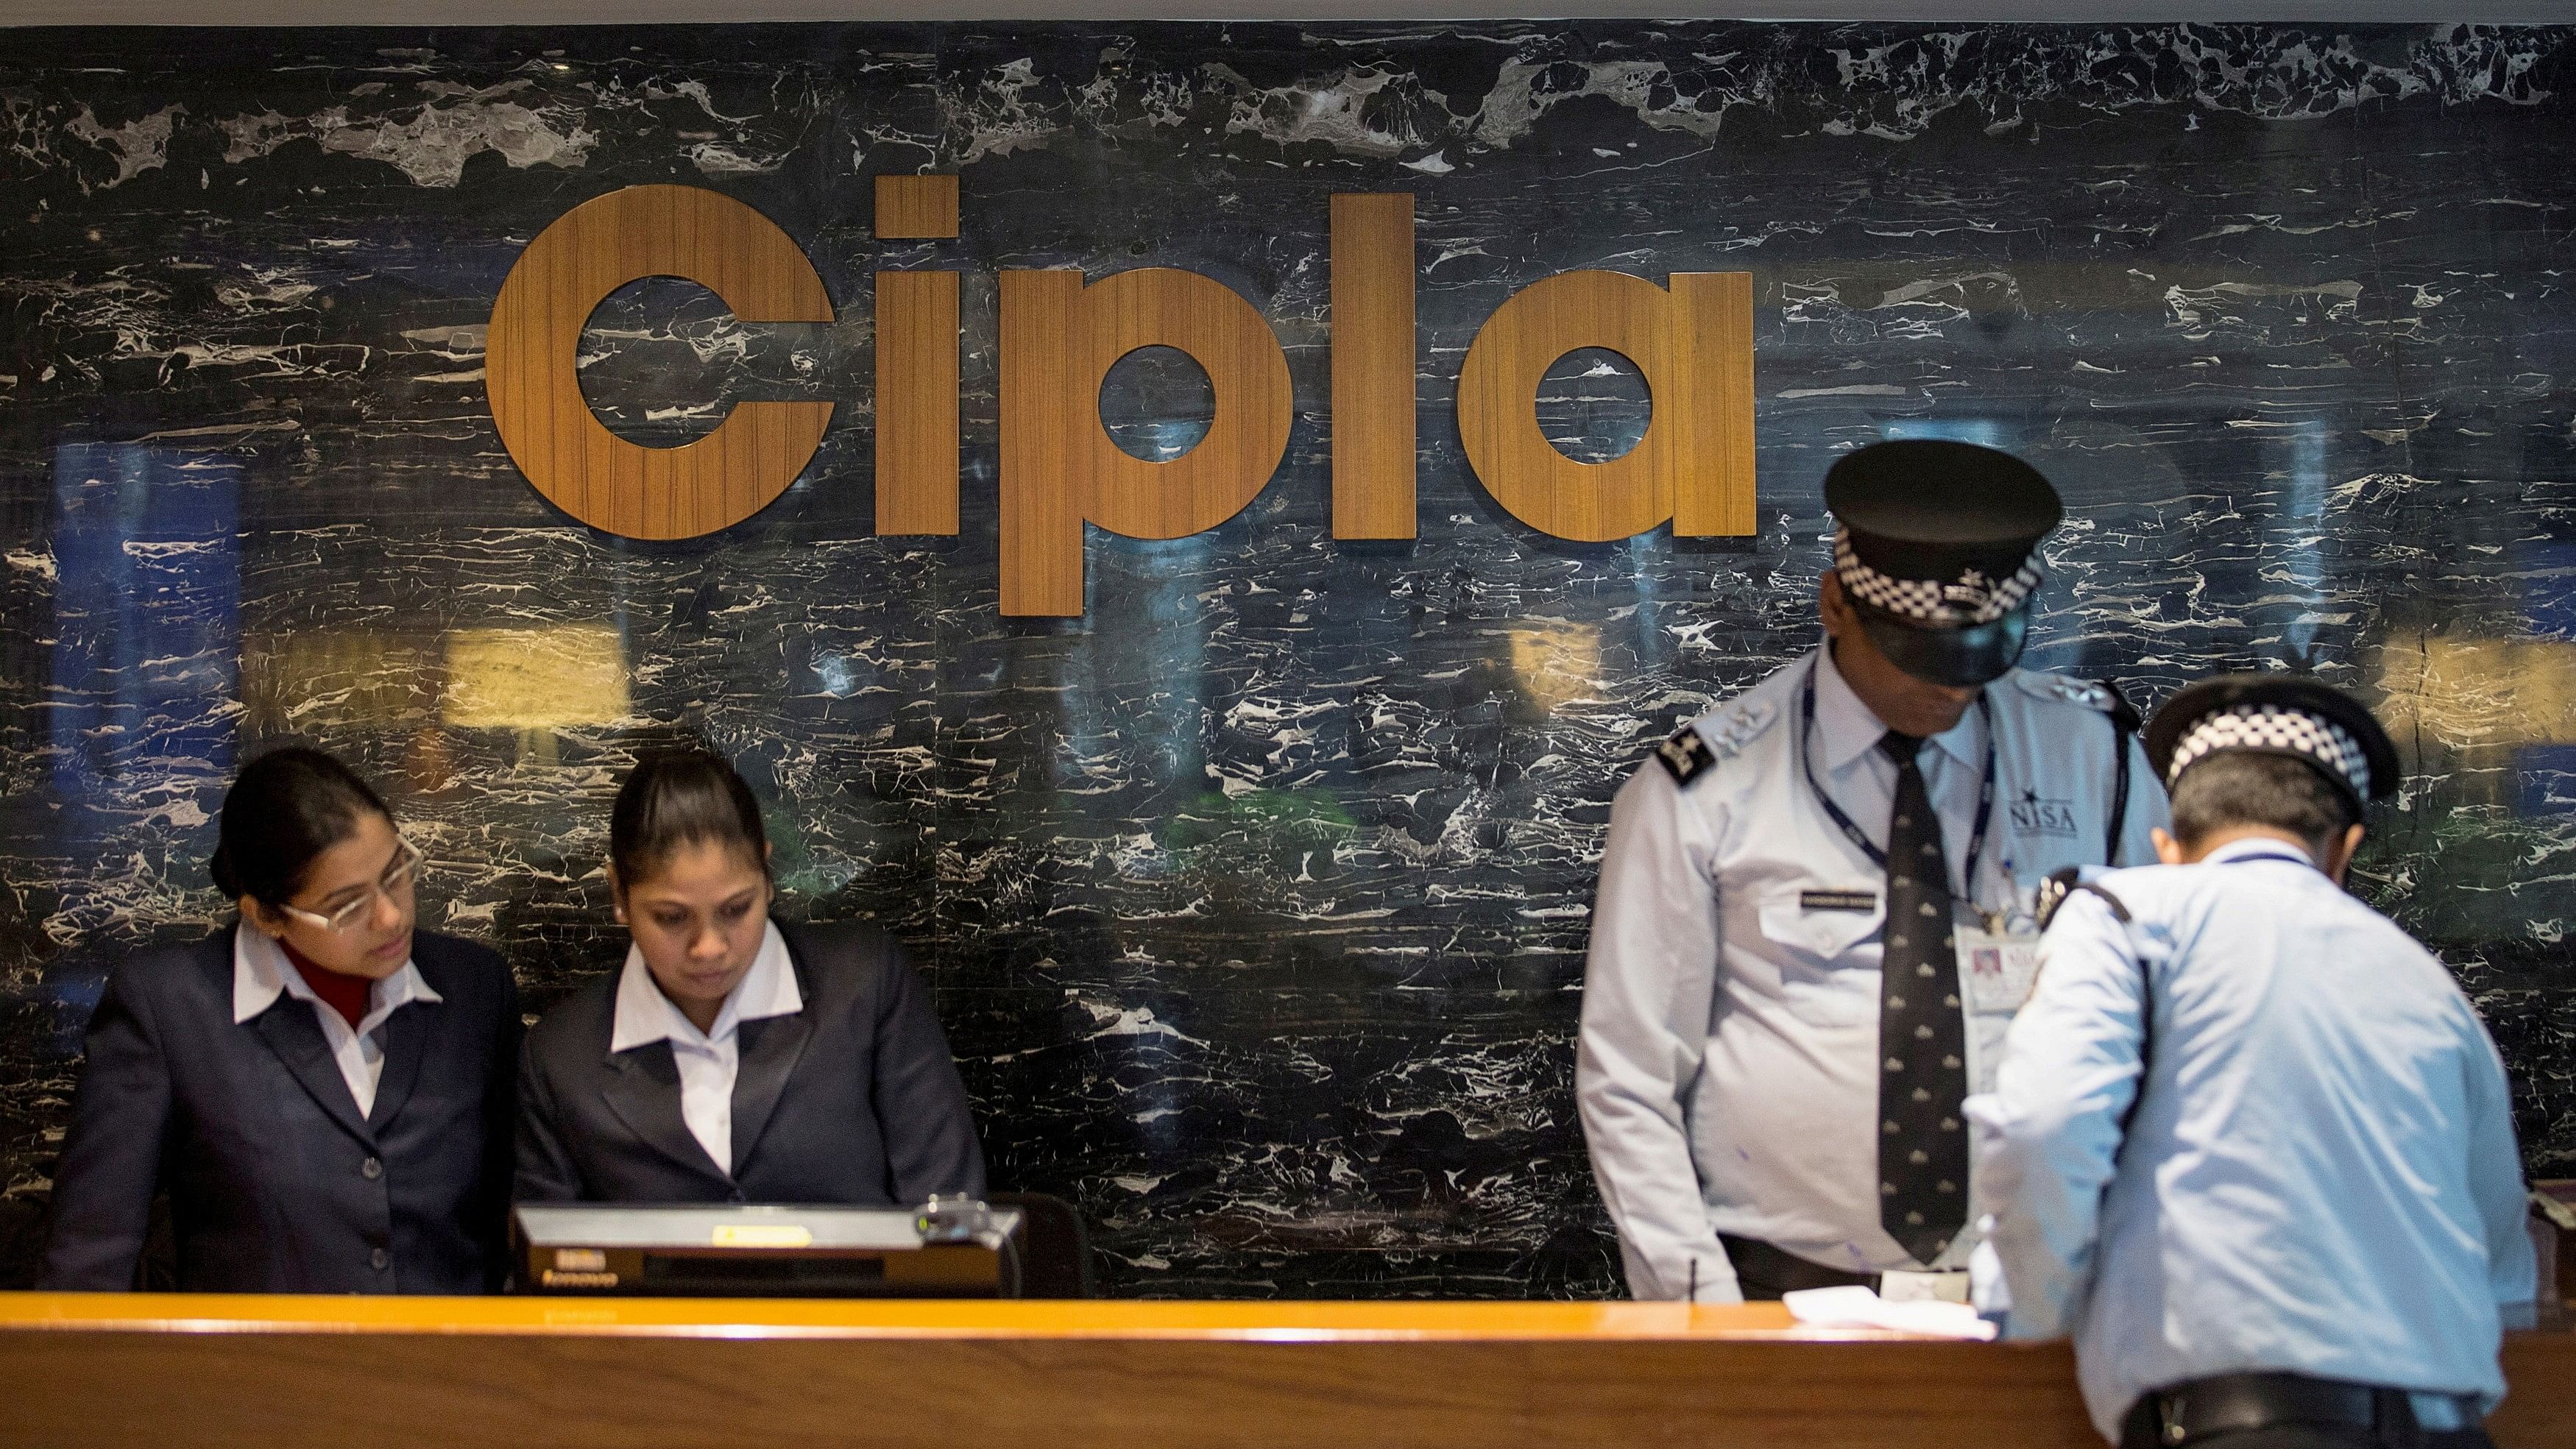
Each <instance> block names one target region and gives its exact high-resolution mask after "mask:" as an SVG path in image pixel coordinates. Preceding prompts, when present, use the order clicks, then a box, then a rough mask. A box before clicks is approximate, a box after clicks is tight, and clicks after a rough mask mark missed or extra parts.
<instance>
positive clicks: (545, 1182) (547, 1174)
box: [510, 1032, 581, 1202]
mask: <svg viewBox="0 0 2576 1449" xmlns="http://www.w3.org/2000/svg"><path fill="white" fill-rule="evenodd" d="M538 1044H539V1043H538V1036H537V1033H534V1032H531V1033H529V1034H528V1036H527V1039H526V1041H525V1042H524V1043H523V1044H522V1045H521V1047H520V1049H519V1092H518V1098H519V1100H518V1115H519V1131H518V1161H517V1172H516V1174H515V1176H514V1178H513V1181H512V1185H511V1190H510V1196H511V1198H512V1199H513V1200H514V1201H518V1202H579V1201H580V1200H581V1169H580V1168H579V1167H578V1166H576V1165H574V1163H573V1160H572V1153H571V1152H570V1151H569V1150H567V1149H566V1148H565V1146H564V1141H563V1132H562V1129H561V1127H560V1126H559V1125H558V1123H557V1120H556V1115H555V1098H554V1090H553V1087H552V1084H550V1083H549V1082H547V1080H546V1074H545V1069H544V1068H543V1067H541V1066H539V1065H538V1064H537V1047H538Z"/></svg>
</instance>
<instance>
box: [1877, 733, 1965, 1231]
mask: <svg viewBox="0 0 2576 1449" xmlns="http://www.w3.org/2000/svg"><path fill="white" fill-rule="evenodd" d="M1878 747H1879V748H1880V749H1882V750H1885V751H1886V752H1887V754H1888V758H1890V759H1892V760H1894V761H1896V808H1895V810H1894V811H1893V812H1892V813H1891V814H1890V815H1889V817H1888V824H1887V949H1886V953H1885V955H1884V956H1883V957H1882V959H1881V964H1880V967H1879V991H1878V1045H1879V1057H1880V1061H1879V1064H1878V1065H1879V1078H1878V1118H1879V1123H1878V1130H1879V1135H1878V1220H1879V1221H1880V1222H1881V1223H1884V1224H1885V1225H1886V1227H1887V1231H1888V1235H1889V1236H1890V1237H1893V1238H1895V1239H1896V1241H1897V1242H1898V1243H1899V1244H1901V1245H1903V1247H1904V1249H1905V1251H1907V1252H1909V1253H1912V1254H1913V1255H1914V1258H1915V1261H1916V1262H1919V1263H1924V1264H1929V1263H1931V1262H1932V1261H1933V1260H1934V1259H1936V1258H1939V1257H1940V1256H1941V1254H1942V1252H1943V1251H1944V1250H1946V1249H1947V1248H1948V1247H1949V1246H1950V1240H1951V1239H1952V1238H1954V1237H1956V1236H1958V1233H1959V1229H1960V1227H1961V1226H1962V1225H1963V1224H1965V1223H1966V1222H1967V1220H1968V1210H1967V1202H1968V1134H1967V1131H1966V1129H1965V1128H1963V1127H1962V1126H1961V1125H1960V1122H1959V1112H1960V1104H1961V1103H1963V1102H1965V1101H1967V1099H1968V1068H1967V1050H1968V1041H1967V1023H1966V1020H1965V1019H1964V1018H1963V1017H1962V1016H1961V1015H1960V1014H1959V956H1958V950H1957V946H1956V942H1955V941H1954V940H1953V938H1952V937H1951V934H1950V862H1949V859H1948V857H1947V856H1945V855H1943V854H1942V851H1941V818H1940V817H1939V816H1937V815H1935V814H1933V813H1932V797H1931V795H1930V793H1929V792H1927V791H1926V790H1925V789H1924V788H1923V768H1922V766H1920V765H1918V764H1916V763H1915V752H1916V751H1918V750H1920V749H1921V748H1922V747H1923V741H1921V740H1919V739H1917V738H1915V737H1914V736H1912V735H1901V734H1898V733H1896V732H1895V731H1894V730H1890V731H1888V733H1887V738H1885V739H1883V740H1880V741H1879V742H1878Z"/></svg>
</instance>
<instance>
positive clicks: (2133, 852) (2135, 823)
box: [2109, 735, 2173, 866]
mask: <svg viewBox="0 0 2576 1449" xmlns="http://www.w3.org/2000/svg"><path fill="white" fill-rule="evenodd" d="M2128 750H2129V808H2128V810H2127V812H2126V814H2125V816H2124V817H2123V818H2122V820H2121V822H2120V854H2119V858H2118V859H2117V860H2114V861H2112V862H2109V863H2110V864H2114V865H2121V866H2135V865H2153V864H2155V863H2156V842H2155V837H2154V836H2153V835H2151V834H2150V833H2149V832H2151V831H2155V830H2171V829H2172V828H2173V806H2172V803H2171V802H2170V801H2168V800H2167V799H2166V798H2165V786H2164V782H2163V781H2162V780H2159V779H2157V778H2156V770H2155V766H2154V765H2152V764H2150V763H2148V761H2147V747H2146V745H2145V743H2144V742H2142V741H2141V740H2139V738H2138V737H2137V736H2136V735H2131V736H2129V740H2128Z"/></svg>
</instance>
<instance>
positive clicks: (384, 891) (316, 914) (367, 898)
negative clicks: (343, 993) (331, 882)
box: [277, 838, 420, 934]
mask: <svg viewBox="0 0 2576 1449" xmlns="http://www.w3.org/2000/svg"><path fill="white" fill-rule="evenodd" d="M394 844H395V845H396V846H398V847H400V848H399V849H397V850H396V851H395V852H394V860H393V864H391V865H388V866H386V867H385V873H384V874H383V875H381V876H378V877H377V878H376V883H375V884H374V885H372V886H369V887H368V888H367V889H366V890H364V891H362V892H360V893H359V894H358V895H357V897H356V898H355V899H352V900H349V901H347V902H344V903H343V904H341V905H339V906H335V907H333V908H332V910H331V912H330V913H329V914H328V915H325V914H323V913H322V912H320V911H308V910H304V909H301V908H300V907H296V906H285V905H281V906H279V907H278V908H277V909H278V911H279V912H280V913H282V914H284V915H289V916H293V917H294V918H295V919H297V920H299V921H302V922H304V923H305V924H306V925H308V926H320V927H321V928H322V929H323V930H326V931H330V932H332V933H334V934H337V933H339V932H342V931H346V930H348V929H349V928H350V927H351V926H354V925H356V924H358V922H359V920H360V919H362V918H363V917H365V915H366V914H367V912H368V910H370V909H371V908H373V907H374V905H375V903H376V897H378V896H383V897H385V898H386V899H388V900H390V899H393V898H394V896H395V893H396V892H399V891H408V890H410V889H411V882H412V877H414V876H416V875H418V874H420V851H419V849H418V848H416V847H415V846H413V844H412V843H411V842H410V841H408V840H403V839H400V838H397V839H396V840H395V841H394Z"/></svg>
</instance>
